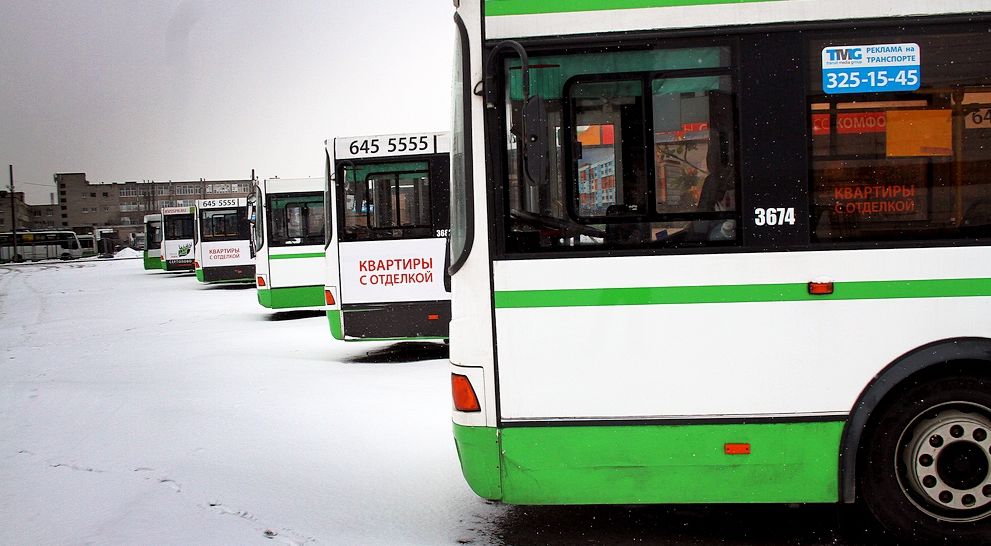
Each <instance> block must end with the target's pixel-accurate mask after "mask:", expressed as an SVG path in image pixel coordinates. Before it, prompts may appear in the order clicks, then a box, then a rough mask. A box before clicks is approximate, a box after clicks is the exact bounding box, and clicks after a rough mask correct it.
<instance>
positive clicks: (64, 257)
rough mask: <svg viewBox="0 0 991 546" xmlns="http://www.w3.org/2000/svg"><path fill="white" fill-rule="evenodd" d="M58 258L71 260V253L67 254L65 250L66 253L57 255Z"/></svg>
mask: <svg viewBox="0 0 991 546" xmlns="http://www.w3.org/2000/svg"><path fill="white" fill-rule="evenodd" d="M58 259H60V260H63V261H65V260H71V259H72V254H69V253H68V252H66V253H64V254H62V255H61V256H59V258H58Z"/></svg>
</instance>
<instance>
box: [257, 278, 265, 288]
mask: <svg viewBox="0 0 991 546" xmlns="http://www.w3.org/2000/svg"><path fill="white" fill-rule="evenodd" d="M258 286H265V277H258Z"/></svg>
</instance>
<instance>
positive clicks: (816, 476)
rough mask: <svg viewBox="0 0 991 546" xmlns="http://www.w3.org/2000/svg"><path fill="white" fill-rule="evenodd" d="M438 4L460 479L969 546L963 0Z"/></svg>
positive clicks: (988, 74)
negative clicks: (447, 81) (862, 516)
mask: <svg viewBox="0 0 991 546" xmlns="http://www.w3.org/2000/svg"><path fill="white" fill-rule="evenodd" d="M455 4H456V5H460V6H459V7H458V8H457V15H456V16H455V22H456V27H457V38H458V40H457V42H458V47H457V56H456V61H455V80H456V81H455V96H454V122H453V129H452V135H451V142H452V143H451V159H452V171H451V173H452V177H451V185H452V191H451V195H452V205H451V207H452V222H451V229H452V233H451V255H450V261H451V267H450V270H449V271H450V273H451V276H452V278H451V282H452V321H451V325H450V340H451V350H450V359H451V364H452V388H453V394H454V405H455V409H454V412H453V415H454V416H453V419H454V423H455V425H454V431H455V438H456V441H457V446H458V454H459V457H460V460H461V465H462V470H463V473H464V475H465V477H466V479H467V481H468V483H469V484H470V485H471V487H472V488H473V489H474V491H475V492H476V493H478V494H479V495H481V496H482V497H485V498H488V499H495V500H501V501H503V502H507V503H514V504H586V503H588V504H609V503H622V504H627V503H631V504H632V503H834V502H840V503H853V502H857V501H861V502H862V503H863V505H864V506H866V507H867V508H868V509H869V511H870V512H871V513H872V514H873V515H874V516H875V517H876V518H877V520H879V521H880V522H881V523H882V524H883V525H884V526H885V527H886V528H888V529H890V530H891V531H893V532H895V533H899V535H900V536H901V537H902V539H901V540H903V541H905V542H910V541H914V542H922V543H926V542H929V543H932V542H935V541H937V540H949V541H951V542H954V543H961V542H985V543H986V541H987V540H988V539H989V537H991V472H989V469H991V439H989V435H991V322H989V320H988V317H989V316H991V248H989V246H988V245H989V243H991V174H989V173H991V48H988V47H987V45H986V44H987V36H988V35H989V33H991V2H987V1H975V0H958V1H955V2H952V3H950V2H928V1H918V0H901V1H897V2H896V1H891V0H877V1H875V2H854V1H848V0H820V1H817V2H808V1H801V0H779V1H746V2H740V1H730V0H722V1H720V0H712V1H709V0H706V1H702V0H679V1H673V0H630V1H626V2H617V1H613V0H588V1H585V2H567V1H565V0H526V1H524V0H485V1H479V0H475V1H469V0H462V1H461V2H455Z"/></svg>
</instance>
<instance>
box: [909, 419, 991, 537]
mask: <svg viewBox="0 0 991 546" xmlns="http://www.w3.org/2000/svg"><path fill="white" fill-rule="evenodd" d="M967 409H974V410H975V411H964V410H967ZM982 409H983V410H985V411H981V410H982ZM921 417H922V419H921V420H918V421H917V422H916V424H915V426H914V427H910V435H909V436H908V438H905V439H904V440H906V441H904V442H903V443H902V446H904V447H903V451H902V457H903V461H902V462H903V463H904V464H905V469H906V474H907V476H906V477H907V482H908V483H907V484H903V486H907V489H908V491H909V492H910V493H911V495H910V496H911V497H912V498H913V501H914V502H916V504H917V505H920V508H923V509H924V510H926V511H928V512H930V513H933V514H934V515H936V516H937V517H940V518H942V519H949V520H957V521H971V520H975V519H981V518H983V517H985V516H987V515H988V514H989V513H991V471H989V468H991V417H989V413H987V412H986V408H983V407H980V408H970V407H967V405H965V404H955V405H953V406H952V407H947V408H946V409H942V410H938V411H937V412H936V413H935V414H927V415H925V416H921Z"/></svg>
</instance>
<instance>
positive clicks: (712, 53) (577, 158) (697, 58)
mask: <svg viewBox="0 0 991 546" xmlns="http://www.w3.org/2000/svg"><path fill="white" fill-rule="evenodd" d="M728 58H729V55H728V48H722V47H711V48H698V49H684V50H658V51H646V52H627V53H610V54H605V53H604V54H589V55H575V56H570V57H568V56H550V57H547V58H539V59H531V65H533V66H536V67H537V68H535V69H532V70H531V78H532V79H533V80H534V88H535V89H537V90H539V92H540V93H541V96H542V97H543V98H545V99H546V102H547V110H548V120H549V123H548V131H549V134H548V141H549V142H557V143H559V144H560V142H562V141H568V145H567V146H564V147H561V146H560V145H558V146H552V147H551V149H550V150H549V156H550V162H551V177H550V179H551V180H550V183H549V184H546V185H543V184H538V185H534V184H531V183H528V182H524V181H523V180H522V179H521V177H520V176H519V173H520V172H521V171H520V169H521V161H522V159H521V158H520V157H519V154H518V153H517V149H516V139H517V138H518V134H517V133H518V131H519V127H521V124H522V120H521V113H520V108H521V104H522V100H521V98H522V97H521V87H520V85H519V79H520V78H519V75H518V70H515V69H514V68H513V66H512V64H511V66H510V70H509V80H510V81H509V84H508V88H509V89H508V92H507V94H508V95H509V101H510V104H509V105H508V116H507V131H508V132H509V134H510V135H511V136H510V138H509V149H508V152H509V159H510V161H509V163H510V165H509V167H510V168H509V173H508V180H507V186H508V192H509V195H508V202H509V218H508V238H507V245H506V247H507V250H508V251H510V252H533V251H544V250H552V249H555V248H559V249H562V250H579V249H582V248H587V249H595V248H607V247H611V246H623V247H631V246H640V247H667V246H682V245H691V246H699V245H707V246H708V245H725V244H735V243H737V242H738V241H739V236H738V233H737V229H736V228H737V224H738V221H739V211H738V210H737V205H736V203H737V202H738V197H739V196H738V192H739V188H738V187H737V174H736V167H735V163H734V161H733V158H734V154H735V146H736V143H735V134H736V125H735V118H734V113H733V112H734V109H733V100H734V99H733V92H732V82H731V78H730V76H729V71H728V69H726V68H725V67H726V66H727V65H728ZM698 67H704V68H706V69H707V70H706V72H704V73H703V74H702V75H696V74H698V72H697V71H696V72H695V74H693V75H686V76H684V77H679V76H678V71H679V70H682V69H689V68H698ZM660 72H664V73H665V74H666V76H665V77H663V78H658V77H656V76H654V75H655V74H657V73H660ZM559 97H563V99H562V98H559Z"/></svg>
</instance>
